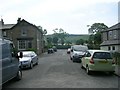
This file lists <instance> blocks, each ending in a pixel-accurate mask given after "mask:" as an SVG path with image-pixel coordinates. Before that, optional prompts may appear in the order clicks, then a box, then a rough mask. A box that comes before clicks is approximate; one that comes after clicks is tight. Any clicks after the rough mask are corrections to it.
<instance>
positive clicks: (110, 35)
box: [108, 31, 113, 40]
mask: <svg viewBox="0 0 120 90" xmlns="http://www.w3.org/2000/svg"><path fill="white" fill-rule="evenodd" d="M108 34H109V40H111V39H112V35H113V34H112V31H109V32H108Z"/></svg>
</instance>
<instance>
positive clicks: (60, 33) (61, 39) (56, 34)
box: [53, 28, 67, 45]
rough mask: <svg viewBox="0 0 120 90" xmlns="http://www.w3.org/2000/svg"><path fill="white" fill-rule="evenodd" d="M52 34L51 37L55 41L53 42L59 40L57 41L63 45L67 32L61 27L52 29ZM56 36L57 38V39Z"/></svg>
mask: <svg viewBox="0 0 120 90" xmlns="http://www.w3.org/2000/svg"><path fill="white" fill-rule="evenodd" d="M53 31H54V34H53V37H55V38H56V39H55V40H56V41H54V42H58V41H57V40H59V42H60V43H61V44H62V45H63V44H64V41H65V37H66V36H67V33H66V32H65V31H64V30H63V29H61V28H60V29H54V30H53ZM57 38H58V39H57Z"/></svg>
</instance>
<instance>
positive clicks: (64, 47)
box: [56, 45, 71, 49]
mask: <svg viewBox="0 0 120 90" xmlns="http://www.w3.org/2000/svg"><path fill="white" fill-rule="evenodd" d="M56 47H57V49H68V48H70V47H71V46H70V45H56Z"/></svg>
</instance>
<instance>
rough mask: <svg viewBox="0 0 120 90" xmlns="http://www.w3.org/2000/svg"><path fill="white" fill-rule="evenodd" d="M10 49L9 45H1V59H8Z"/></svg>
mask: <svg viewBox="0 0 120 90" xmlns="http://www.w3.org/2000/svg"><path fill="white" fill-rule="evenodd" d="M10 56H11V55H10V47H9V44H3V45H2V58H8V57H10Z"/></svg>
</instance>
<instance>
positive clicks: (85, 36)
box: [66, 34, 89, 43]
mask: <svg viewBox="0 0 120 90" xmlns="http://www.w3.org/2000/svg"><path fill="white" fill-rule="evenodd" d="M79 39H83V40H88V39H89V35H88V34H69V36H68V37H66V41H70V42H73V43H75V42H76V41H77V40H79Z"/></svg>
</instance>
